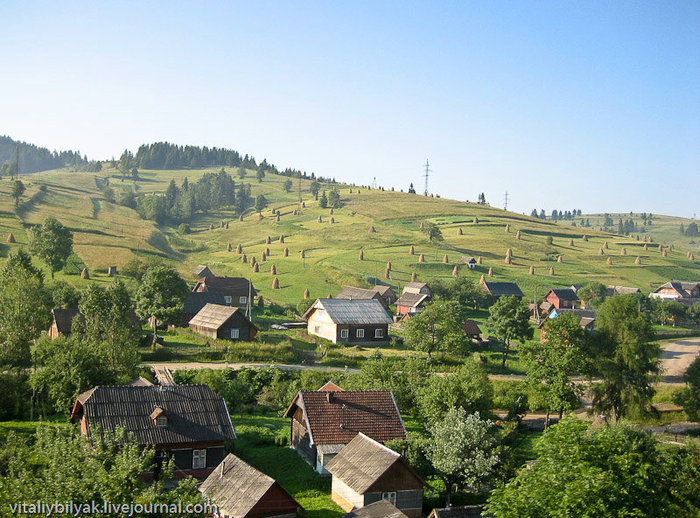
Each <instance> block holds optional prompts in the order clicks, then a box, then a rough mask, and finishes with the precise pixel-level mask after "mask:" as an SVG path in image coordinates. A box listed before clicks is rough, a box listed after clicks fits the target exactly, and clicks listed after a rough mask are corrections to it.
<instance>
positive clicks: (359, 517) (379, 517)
mask: <svg viewBox="0 0 700 518" xmlns="http://www.w3.org/2000/svg"><path fill="white" fill-rule="evenodd" d="M343 518H408V517H407V516H406V515H405V514H403V513H402V512H401V511H399V510H398V509H397V508H396V507H394V506H393V505H392V504H390V503H389V502H388V501H387V500H377V501H376V502H374V503H373V504H369V505H366V506H364V507H360V508H359V509H353V510H352V511H350V512H349V513H348V514H344V515H343Z"/></svg>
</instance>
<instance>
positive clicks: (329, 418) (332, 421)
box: [284, 383, 406, 474]
mask: <svg viewBox="0 0 700 518" xmlns="http://www.w3.org/2000/svg"><path fill="white" fill-rule="evenodd" d="M284 417H286V418H289V419H291V422H290V427H291V435H290V445H291V447H292V448H294V449H296V450H297V452H298V453H299V455H301V457H302V458H303V459H304V460H305V461H306V462H308V463H309V464H311V466H312V467H313V468H314V469H315V470H316V471H317V472H318V473H321V474H327V471H326V469H325V466H326V464H327V463H328V461H329V460H330V459H332V458H333V457H334V456H335V455H336V454H337V453H338V452H339V451H340V450H341V449H342V448H343V447H344V446H345V445H346V444H348V443H349V442H350V441H351V440H352V439H353V438H354V437H355V436H356V435H357V434H358V433H359V432H362V433H364V434H366V435H368V436H369V437H372V438H373V439H374V440H376V441H379V442H386V441H390V440H392V439H405V438H406V428H405V427H404V424H403V420H402V419H401V414H400V413H399V408H398V406H396V401H395V400H394V395H393V394H392V392H391V391H390V390H353V391H344V390H343V389H342V388H340V387H339V386H337V385H335V384H332V383H327V384H326V385H324V386H323V387H321V388H320V389H319V390H318V391H300V392H299V393H297V395H296V396H295V397H294V399H293V400H292V402H291V403H290V405H289V407H288V408H287V411H286V412H285V413H284Z"/></svg>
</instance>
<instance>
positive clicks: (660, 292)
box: [649, 281, 700, 302]
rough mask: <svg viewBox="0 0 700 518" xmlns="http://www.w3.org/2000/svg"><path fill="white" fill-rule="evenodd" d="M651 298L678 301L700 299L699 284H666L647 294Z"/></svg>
mask: <svg viewBox="0 0 700 518" xmlns="http://www.w3.org/2000/svg"><path fill="white" fill-rule="evenodd" d="M649 296H650V297H651V298H654V299H663V300H678V301H681V302H683V301H684V299H696V298H700V283H697V282H674V281H671V282H667V283H666V284H663V285H661V286H659V287H658V288H657V289H656V290H654V291H653V292H652V293H650V294H649Z"/></svg>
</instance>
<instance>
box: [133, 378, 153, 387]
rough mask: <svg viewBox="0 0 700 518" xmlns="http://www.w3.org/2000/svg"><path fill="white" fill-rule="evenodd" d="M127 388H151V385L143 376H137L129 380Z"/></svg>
mask: <svg viewBox="0 0 700 518" xmlns="http://www.w3.org/2000/svg"><path fill="white" fill-rule="evenodd" d="M127 386H129V387H152V386H153V383H151V382H150V381H148V380H147V379H146V378H144V377H143V376H139V377H138V378H135V379H133V380H131V381H130V382H129V383H127Z"/></svg>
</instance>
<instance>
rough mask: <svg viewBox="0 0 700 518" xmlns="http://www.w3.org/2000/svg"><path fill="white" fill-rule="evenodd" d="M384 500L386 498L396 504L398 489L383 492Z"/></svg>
mask: <svg viewBox="0 0 700 518" xmlns="http://www.w3.org/2000/svg"><path fill="white" fill-rule="evenodd" d="M382 500H386V501H387V502H389V503H390V504H392V505H396V491H387V492H385V493H382Z"/></svg>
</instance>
